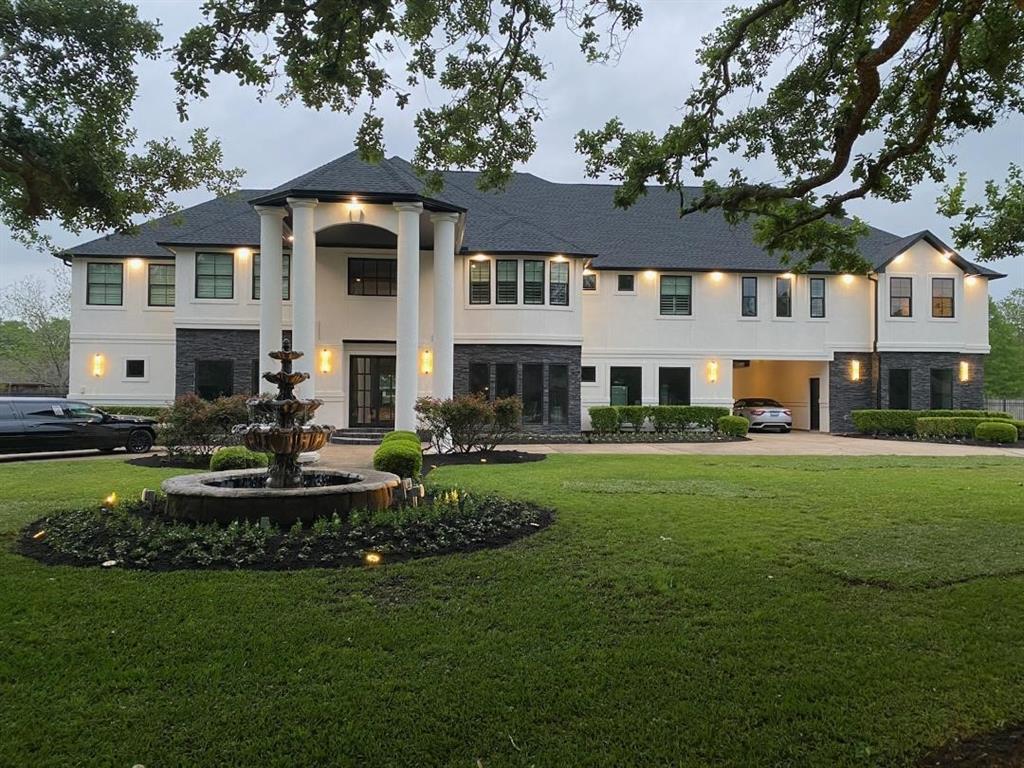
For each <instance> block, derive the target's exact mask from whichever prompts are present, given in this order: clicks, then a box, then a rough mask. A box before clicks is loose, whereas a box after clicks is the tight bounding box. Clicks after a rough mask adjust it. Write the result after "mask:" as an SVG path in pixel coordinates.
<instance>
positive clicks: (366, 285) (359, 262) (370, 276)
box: [286, 259, 398, 296]
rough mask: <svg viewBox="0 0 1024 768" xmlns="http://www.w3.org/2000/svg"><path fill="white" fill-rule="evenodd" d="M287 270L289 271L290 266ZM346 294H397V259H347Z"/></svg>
mask: <svg viewBox="0 0 1024 768" xmlns="http://www.w3.org/2000/svg"><path fill="white" fill-rule="evenodd" d="M289 272H291V269H290V268H289ZM286 284H287V283H286ZM348 294H349V296H397V295H398V260H397V259H349V260H348Z"/></svg>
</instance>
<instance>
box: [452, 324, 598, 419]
mask: <svg viewBox="0 0 1024 768" xmlns="http://www.w3.org/2000/svg"><path fill="white" fill-rule="evenodd" d="M470 363H489V364H491V391H492V392H493V391H494V387H495V382H494V367H493V364H494V363H516V364H517V365H516V391H517V392H519V393H520V394H521V393H522V391H523V363H545V365H544V423H543V424H524V425H523V429H524V430H529V431H531V432H547V433H551V434H557V433H573V432H579V431H580V429H581V426H580V347H574V346H569V345H554V344H456V345H455V371H454V374H455V379H454V390H455V394H457V395H462V394H467V393H468V392H469V365H470ZM549 364H556V365H558V364H561V365H568V366H569V423H568V424H548V423H547V418H548V365H549Z"/></svg>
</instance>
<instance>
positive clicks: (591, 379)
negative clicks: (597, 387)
mask: <svg viewBox="0 0 1024 768" xmlns="http://www.w3.org/2000/svg"><path fill="white" fill-rule="evenodd" d="M580 381H581V382H583V383H584V384H594V383H596V382H597V366H596V365H584V366H583V367H582V368H580Z"/></svg>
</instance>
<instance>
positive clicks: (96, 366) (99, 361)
mask: <svg viewBox="0 0 1024 768" xmlns="http://www.w3.org/2000/svg"><path fill="white" fill-rule="evenodd" d="M92 375H93V376H96V377H99V376H102V375H103V355H101V354H100V353H99V352H97V353H96V354H95V355H93V356H92Z"/></svg>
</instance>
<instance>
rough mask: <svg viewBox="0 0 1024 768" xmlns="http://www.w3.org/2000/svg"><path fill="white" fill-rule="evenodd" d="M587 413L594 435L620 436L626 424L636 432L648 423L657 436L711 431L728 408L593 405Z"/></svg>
mask: <svg viewBox="0 0 1024 768" xmlns="http://www.w3.org/2000/svg"><path fill="white" fill-rule="evenodd" d="M587 410H588V411H589V413H590V426H591V429H593V430H594V431H595V432H597V433H598V434H608V433H612V432H620V431H622V428H623V426H624V425H627V424H628V425H629V426H630V427H632V429H633V431H634V432H639V431H640V430H641V429H643V428H644V426H645V425H646V423H647V422H648V420H649V421H650V422H651V426H653V427H654V429H655V431H657V432H673V431H675V432H681V431H684V430H687V429H694V428H700V429H715V428H716V427H717V426H718V420H719V419H721V418H722V417H723V416H728V415H729V409H728V408H719V407H714V406H706V405H595V406H591V407H590V408H588V409H587Z"/></svg>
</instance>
